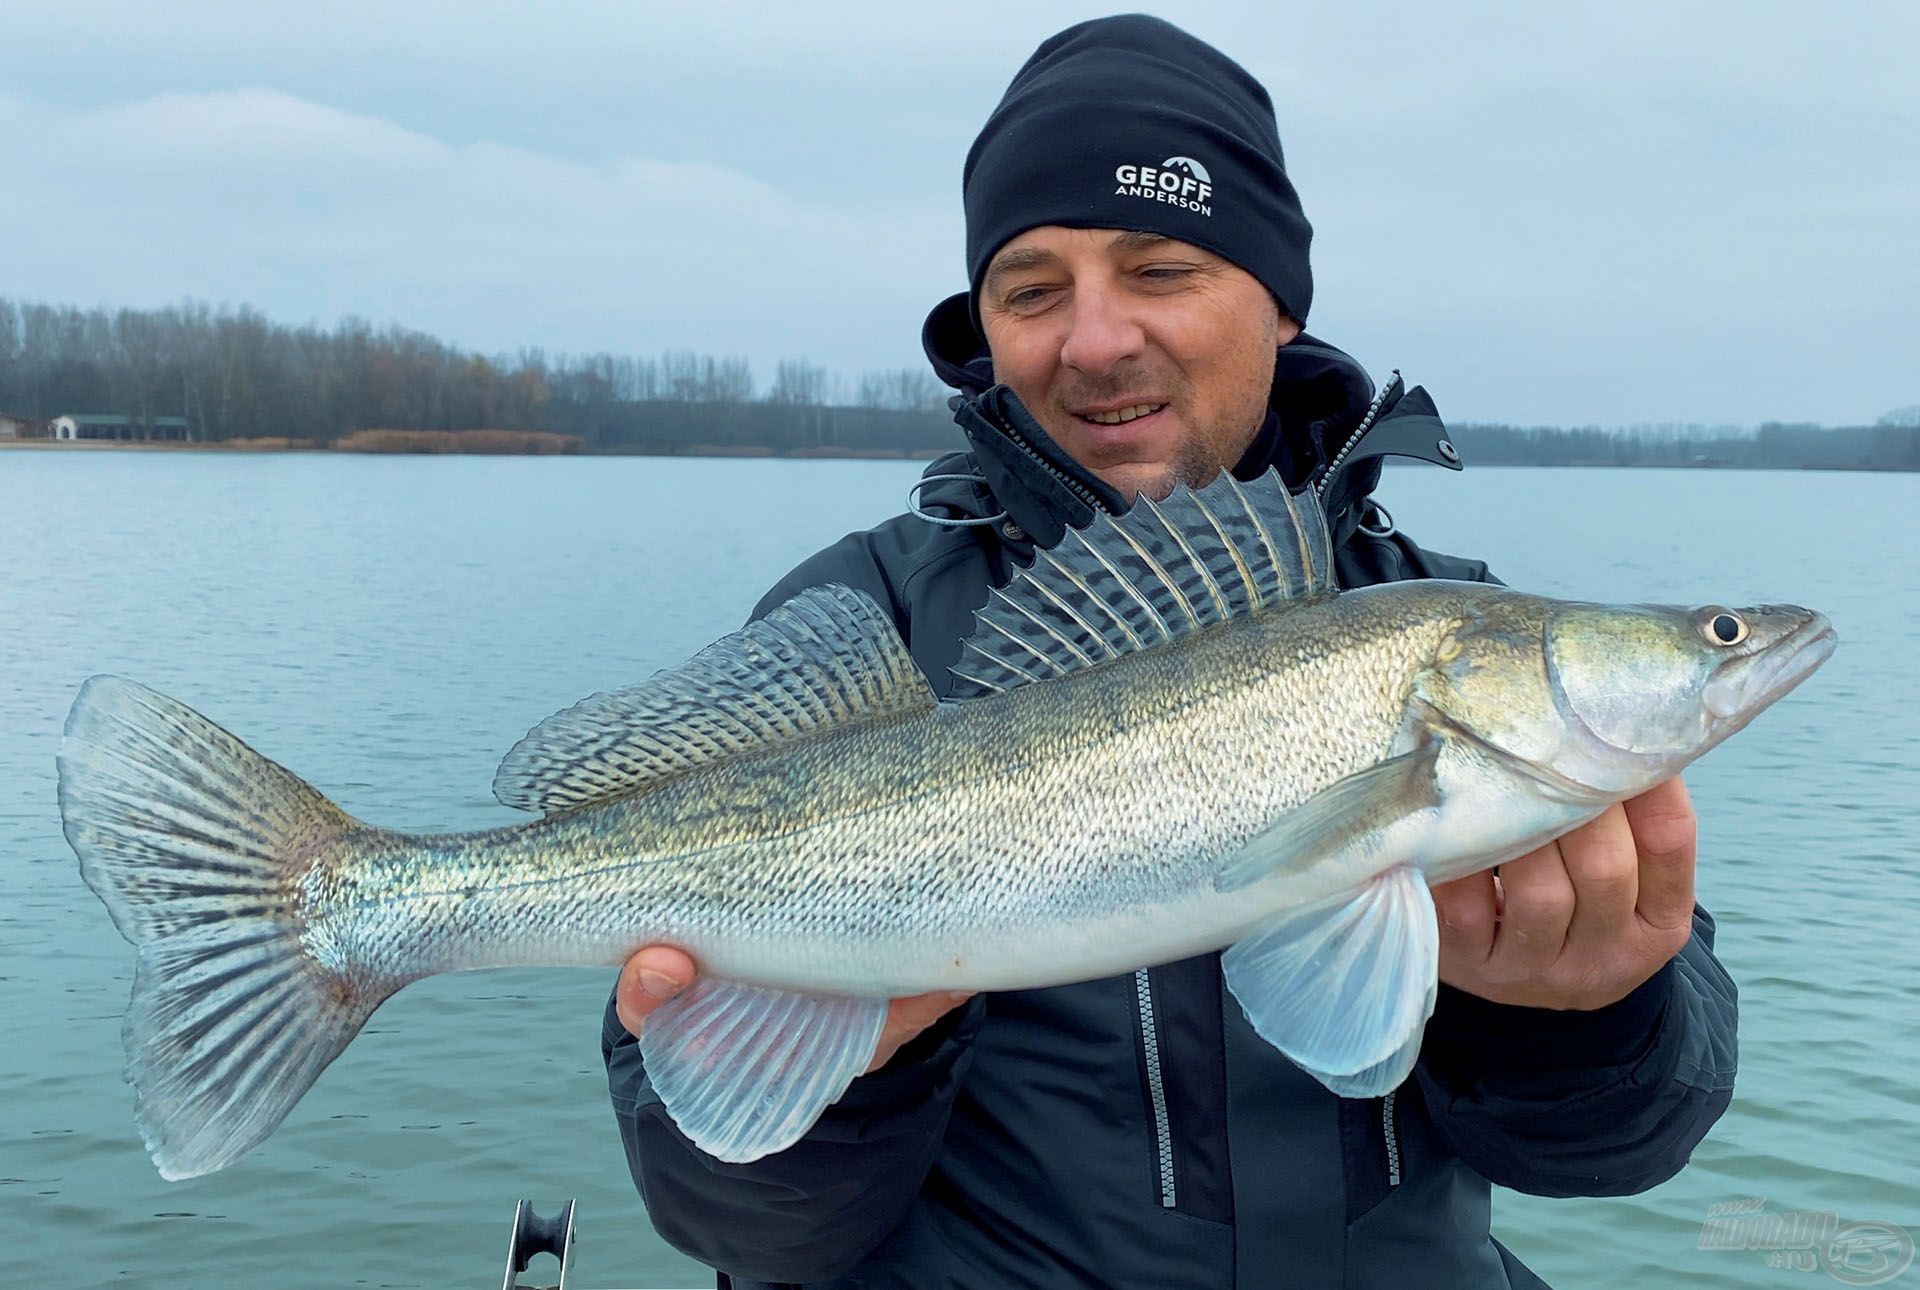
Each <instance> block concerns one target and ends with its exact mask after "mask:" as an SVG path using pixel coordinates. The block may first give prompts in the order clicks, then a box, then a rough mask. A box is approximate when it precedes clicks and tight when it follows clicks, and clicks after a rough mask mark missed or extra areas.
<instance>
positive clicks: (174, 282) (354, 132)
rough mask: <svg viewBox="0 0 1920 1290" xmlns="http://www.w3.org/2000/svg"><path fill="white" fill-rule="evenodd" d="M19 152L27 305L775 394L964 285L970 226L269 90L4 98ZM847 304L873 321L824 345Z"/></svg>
mask: <svg viewBox="0 0 1920 1290" xmlns="http://www.w3.org/2000/svg"><path fill="white" fill-rule="evenodd" d="M0 139H3V140H4V141H0V168H4V169H5V171H7V172H9V173H12V174H15V175H17V176H21V177H22V178H21V180H20V183H21V187H22V188H23V189H24V188H29V187H30V188H31V189H32V191H33V192H34V193H35V194H37V198H36V200H34V201H33V202H31V203H22V202H12V203H9V204H6V205H4V206H0V244H4V245H5V246H8V247H12V248H15V249H16V250H19V249H22V248H27V247H32V248H34V254H33V255H31V256H15V255H11V254H10V255H8V256H7V257H6V259H7V261H8V263H7V265H6V270H7V271H6V275H5V276H6V281H7V284H8V291H9V293H10V294H14V295H17V296H23V297H28V298H44V299H53V300H63V301H75V302H79V303H90V302H92V301H94V300H96V299H99V300H110V301H113V302H115V303H124V304H141V303H148V304H150V303H156V302H160V301H166V300H171V299H178V298H180V297H184V296H190V297H195V298H201V299H212V300H216V301H220V300H230V301H233V302H235V303H239V302H243V301H244V302H247V303H251V304H254V305H256V306H258V307H260V308H261V309H263V310H265V311H266V312H267V313H269V314H271V315H277V316H281V317H289V316H290V317H293V318H300V317H305V316H313V317H318V318H320V319H321V320H322V321H331V319H332V318H333V317H334V316H337V315H343V314H348V313H353V314H359V315H364V316H371V317H374V318H375V319H376V320H381V321H385V320H389V319H391V320H398V321H402V322H404V323H406V324H408V325H411V326H416V327H421V328H424V329H426V330H429V331H433V332H436V333H438V334H441V335H443V336H445V337H447V338H448V339H451V340H454V341H456V342H459V343H464V344H468V345H473V346H476V347H479V348H482V349H505V348H511V347H515V346H518V345H519V344H522V343H543V344H545V345H547V346H548V347H551V348H575V349H602V348H607V349H615V350H620V349H627V350H638V351H642V352H645V351H651V350H657V349H660V348H664V347H668V346H672V347H689V348H695V349H701V350H706V351H709V352H716V353H746V354H749V355H751V356H753V357H755V358H756V359H758V360H760V362H759V363H758V366H760V367H761V369H762V372H763V374H764V375H770V373H771V365H772V362H773V360H774V359H775V358H777V357H779V356H784V355H800V354H803V353H805V354H810V355H811V356H812V357H814V358H815V359H816V360H817V361H828V362H831V363H838V364H843V365H845V366H847V367H849V368H850V369H856V370H857V369H858V368H859V367H861V366H878V365H880V364H881V362H882V361H883V360H891V361H892V363H894V364H903V363H907V362H910V361H912V360H913V357H914V351H913V345H912V338H913V337H914V336H915V334H916V333H917V328H918V323H919V315H920V313H921V312H923V311H924V309H925V307H926V306H927V305H928V304H929V303H931V301H932V300H933V299H935V298H937V296H938V294H939V293H940V291H941V289H942V287H943V286H944V283H943V282H941V281H940V280H939V279H940V275H939V273H938V272H937V270H935V269H933V268H932V266H934V265H937V264H939V263H940V260H941V257H939V256H938V255H937V254H935V252H936V251H937V249H938V242H937V241H936V240H935V238H934V237H933V236H931V233H932V231H933V230H936V229H940V231H942V232H948V233H951V232H952V229H951V227H950V226H951V225H953V224H954V223H956V222H957V221H956V220H955V219H954V218H952V217H949V218H948V219H947V220H946V221H944V222H945V224H946V225H948V226H949V227H948V228H945V229H941V228H940V226H941V224H942V221H941V220H940V219H939V218H938V217H937V216H936V215H934V214H933V213H931V212H916V211H914V210H912V209H911V208H906V207H896V208H893V209H885V210H883V209H878V208H875V207H872V206H870V205H854V206H852V207H851V208H850V207H849V206H847V205H845V204H836V203H834V202H833V201H831V200H830V198H831V196H832V194H831V193H828V194H824V195H817V194H800V193H794V192H790V191H787V190H785V189H783V188H781V187H778V186H776V185H773V184H769V183H767V182H764V181H762V180H760V179H757V178H755V177H754V176H752V175H749V174H746V173H743V172H742V171H739V170H737V169H734V168H731V167H728V166H724V165H718V164H715V163H712V162H704V161H685V162H676V161H666V160H662V159H659V158H656V157H646V156H634V155H627V156H620V157H617V158H615V159H612V160H609V161H606V162H601V163H589V162H581V161H575V160H569V159H566V158H561V157H555V156H551V155H545V154H542V153H539V152H535V151H532V150H529V149H525V148H519V147H513V146H507V145H502V144H495V143H487V142H476V143H464V144H453V143H448V142H445V141H443V140H440V139H437V138H434V137H432V136H431V135H428V134H425V133H422V132H419V131H415V130H409V129H406V128H404V127H402V126H400V125H398V124H396V123H394V122H392V121H387V120H383V119H380V118H377V117H373V116H369V115H365V114H358V113H352V112H347V111H343V110H341V109H339V108H336V107H332V106H329V105H327V104H322V103H316V102H312V101H309V100H306V99H302V98H299V97H296V96H293V95H289V94H286V93H282V92H279V91H274V90H269V89H247V90H235V91H224V92H216V93H205V94H165V95H157V96H154V97H151V98H147V99H142V100H138V101H135V102H129V103H114V104H109V105H105V106H102V107H98V108H91V109H78V110H65V109H60V108H56V107H52V106H49V105H46V104H42V103H36V102H32V101H28V100H23V99H21V98H18V97H8V98H0ZM53 194H58V195H59V196H58V197H57V198H56V199H54V200H48V198H49V197H50V196H51V195H53ZM823 197H824V198H827V199H826V200H823V199H822V198H823ZM830 292H831V293H835V294H833V295H832V302H833V308H834V309H835V310H836V311H838V312H842V313H844V312H846V310H847V301H848V300H849V299H858V300H859V301H861V302H862V309H863V311H864V312H865V314H866V315H867V317H868V319H870V320H871V321H867V322H865V323H864V324H863V325H860V326H857V327H855V328H853V329H852V330H851V331H850V333H849V334H848V335H846V336H845V337H836V336H835V335H834V334H833V329H831V328H823V327H822V326H820V324H819V319H818V315H819V313H820V312H821V310H822V309H823V308H824V307H825V305H826V303H827V302H828V299H829V293H830ZM882 326H888V327H891V328H892V329H893V332H894V335H895V337H896V340H895V342H894V343H893V344H891V345H888V344H886V343H884V342H882V341H880V340H879V338H878V333H879V331H880V328H881V327H882Z"/></svg>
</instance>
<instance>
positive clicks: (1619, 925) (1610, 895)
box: [1559, 805, 1640, 951]
mask: <svg viewBox="0 0 1920 1290" xmlns="http://www.w3.org/2000/svg"><path fill="white" fill-rule="evenodd" d="M1559 846H1560V858H1561V860H1562V861H1563V862H1564V863H1565V864H1566V869H1567V878H1568V880H1569V881H1571V882H1572V883H1573V920H1572V922H1571V923H1569V924H1568V926H1567V946H1568V947H1569V948H1570V949H1580V950H1583V951H1584V950H1586V949H1588V948H1592V949H1594V950H1596V951H1599V950H1606V949H1609V948H1611V949H1618V948H1619V946H1620V943H1621V942H1622V941H1623V940H1624V939H1625V938H1626V937H1627V935H1628V934H1629V933H1630V932H1631V931H1632V930H1633V910H1634V901H1635V898H1636V897H1637V895H1638V893H1639V889H1640V857H1639V854H1638V853H1637V852H1636V851H1635V850H1634V845H1633V830H1632V829H1630V828H1629V827H1627V813H1626V812H1625V811H1623V810H1621V809H1620V807H1618V806H1617V805H1616V806H1609V807H1608V808H1607V809H1606V810H1604V811H1602V812H1601V813H1600V814H1599V815H1598V816H1596V817H1595V818H1594V819H1591V820H1589V821H1587V822H1586V823H1585V824H1583V825H1581V826H1580V827H1579V828H1577V829H1575V830H1574V831H1573V832H1571V833H1569V834H1567V835H1566V836H1565V837H1562V838H1561V839H1560V840H1559Z"/></svg>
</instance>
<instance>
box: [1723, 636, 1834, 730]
mask: <svg viewBox="0 0 1920 1290" xmlns="http://www.w3.org/2000/svg"><path fill="white" fill-rule="evenodd" d="M1839 644H1840V637H1839V635H1838V634H1837V633H1836V632H1835V631H1834V630H1833V624H1832V623H1830V622H1828V621H1827V616H1826V615H1825V614H1822V613H1814V614H1812V615H1811V617H1809V618H1808V619H1807V621H1806V622H1805V623H1804V624H1802V625H1801V626H1800V627H1798V628H1796V629H1795V630H1794V632H1793V633H1792V634H1791V635H1790V636H1787V637H1786V638H1785V639H1783V640H1781V641H1779V642H1778V643H1777V644H1775V645H1774V647H1773V648H1772V649H1770V650H1767V651H1766V652H1765V653H1763V654H1759V655H1756V656H1754V657H1752V658H1750V659H1746V660H1742V661H1743V662H1745V663H1746V666H1745V667H1741V668H1740V669H1739V671H1738V673H1737V674H1735V675H1733V676H1724V675H1723V676H1716V677H1714V679H1713V680H1712V681H1711V682H1709V683H1708V685H1707V689H1706V694H1705V696H1704V697H1705V701H1706V705H1707V711H1708V712H1710V713H1712V714H1713V715H1714V717H1716V718H1717V719H1719V720H1721V721H1737V722H1740V723H1741V724H1745V722H1746V720H1747V719H1748V718H1750V717H1752V716H1754V715H1755V714H1756V713H1758V712H1759V711H1760V710H1761V709H1763V708H1766V707H1768V706H1769V705H1771V704H1772V703H1773V702H1774V701H1775V700H1776V699H1779V698H1781V697H1782V696H1784V695H1785V694H1786V693H1787V692H1788V691H1789V690H1791V689H1793V688H1794V687H1795V686H1797V685H1799V684H1800V682H1802V681H1804V680H1806V679H1807V678H1808V677H1809V676H1812V675H1813V673H1814V672H1815V671H1816V670H1817V669H1818V668H1819V666H1820V665H1821V664H1822V663H1824V662H1826V661H1827V660H1828V659H1829V658H1832V657H1833V651H1834V649H1835V648H1836V647H1837V646H1838V645H1839ZM1734 666H1738V664H1735V665H1734Z"/></svg>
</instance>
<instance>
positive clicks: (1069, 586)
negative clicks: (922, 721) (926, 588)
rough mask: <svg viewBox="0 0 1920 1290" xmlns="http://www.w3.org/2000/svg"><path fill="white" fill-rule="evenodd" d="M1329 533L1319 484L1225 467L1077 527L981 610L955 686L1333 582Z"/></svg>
mask: <svg viewBox="0 0 1920 1290" xmlns="http://www.w3.org/2000/svg"><path fill="white" fill-rule="evenodd" d="M1333 590H1334V583H1333V546H1332V543H1331V541H1330V539H1329V538H1328V535H1327V521H1326V516H1325V515H1323V514H1322V513H1321V510H1320V506H1319V502H1318V500H1317V499H1316V498H1315V497H1314V495H1313V493H1312V491H1311V490H1309V491H1307V492H1304V493H1302V494H1300V495H1299V496H1298V497H1295V496H1293V495H1292V494H1290V493H1288V492H1287V488H1286V485H1285V484H1283V483H1282V482H1281V481H1280V477H1279V476H1278V475H1276V474H1274V473H1272V472H1271V471H1269V472H1268V473H1267V474H1265V475H1262V476H1261V477H1260V478H1258V479H1256V480H1254V481H1252V482H1251V483H1246V484H1243V483H1241V482H1240V481H1239V480H1236V479H1235V478H1234V477H1233V476H1232V475H1231V474H1229V473H1228V472H1226V471H1222V472H1221V473H1220V476H1219V478H1217V479H1215V480H1214V482H1213V483H1211V484H1208V485H1207V486H1206V487H1205V488H1202V489H1200V490H1198V491H1195V490H1193V489H1190V488H1188V487H1186V486H1185V485H1184V484H1183V485H1180V486H1179V487H1177V488H1175V489H1174V490H1173V493H1172V494H1171V495H1170V496H1168V498H1167V499H1166V500H1165V501H1164V502H1155V501H1153V500H1151V499H1150V498H1147V497H1144V496H1143V497H1142V498H1141V499H1140V500H1139V501H1138V502H1136V503H1135V504H1134V507H1133V509H1132V510H1130V511H1128V512H1127V513H1126V514H1125V515H1120V516H1113V515H1101V516H1098V517H1097V518H1095V520H1094V521H1093V523H1092V524H1089V525H1088V526H1087V527H1086V528H1084V529H1068V530H1067V533H1066V536H1065V537H1064V538H1063V539H1062V540H1061V542H1060V544H1059V545H1058V546H1055V547H1053V548H1051V549H1048V550H1044V551H1040V552H1038V553H1036V555H1035V557H1034V562H1033V564H1032V565H1030V566H1028V567H1027V568H1025V569H1022V570H1021V571H1020V572H1019V573H1017V574H1015V575H1014V577H1013V580H1012V581H1011V582H1009V583H1008V584H1007V585H1006V586H1005V587H1001V588H997V589H996V590H994V592H993V593H992V594H991V595H990V596H989V597H988V600H987V603H986V604H985V605H984V606H983V607H982V608H981V609H980V610H978V611H977V612H976V613H975V615H974V631H973V635H972V636H970V637H969V638H968V639H967V641H966V643H965V645H964V646H962V648H961V652H960V659H959V661H958V662H956V663H955V664H954V665H953V678H954V685H953V688H952V691H951V693H950V697H952V698H955V699H967V698H976V697H978V696H980V695H983V694H993V693H997V692H998V691H1001V690H1010V689H1012V688H1014V687H1015V686H1018V685H1025V684H1027V683H1028V682H1030V681H1044V680H1048V679H1050V678H1052V677H1057V676H1065V675H1066V674H1067V673H1069V672H1073V671H1076V670H1078V669H1080V668H1084V667H1090V666H1092V665H1094V664H1096V663H1103V662H1105V661H1107V660H1108V659H1114V658H1119V657H1120V656H1122V655H1123V654H1130V653H1132V652H1134V651H1135V650H1141V649H1149V648H1151V647H1153V646H1155V645H1162V644H1165V643H1166V642H1168V641H1172V640H1177V639H1178V638H1180V637H1182V636H1185V635H1187V634H1188V633H1190V632H1194V631H1198V630H1200V629H1201V628H1203V627H1209V626H1212V625H1213V624H1215V623H1222V622H1226V621H1228V620H1229V619H1234V618H1248V617H1252V616H1253V615H1256V614H1261V613H1265V612H1267V611H1269V610H1271V609H1274V608H1276V607H1277V606H1279V605H1282V604H1285V603H1287V602H1289V601H1295V600H1303V599H1309V598H1313V597H1318V596H1325V595H1331V594H1332V593H1333Z"/></svg>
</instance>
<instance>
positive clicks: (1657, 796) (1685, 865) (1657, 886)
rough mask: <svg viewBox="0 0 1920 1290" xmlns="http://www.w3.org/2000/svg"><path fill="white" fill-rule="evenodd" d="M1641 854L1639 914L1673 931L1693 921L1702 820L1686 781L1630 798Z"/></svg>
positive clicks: (1671, 782) (1630, 821)
mask: <svg viewBox="0 0 1920 1290" xmlns="http://www.w3.org/2000/svg"><path fill="white" fill-rule="evenodd" d="M1626 812H1627V824H1628V826H1629V827H1630V828H1631V829H1632V830H1633V842H1634V847H1635V849H1636V850H1637V851H1638V852H1639V858H1640V892H1639V901H1638V904H1639V911H1640V917H1641V918H1643V919H1645V920H1646V921H1647V923H1648V924H1650V925H1651V926H1653V927H1657V928H1660V929H1662V930H1667V931H1672V930H1675V929H1678V928H1681V927H1688V928H1690V927H1691V926H1692V925H1693V871H1694V857H1695V846H1696V842H1697V838H1698V825H1697V821H1696V820H1695V818H1694V814H1693V802H1692V801H1691V799H1689V798H1688V796H1687V786H1686V784H1685V783H1684V782H1683V781H1681V780H1679V779H1677V778H1676V779H1670V780H1668V781H1667V782H1666V783H1664V784H1658V785H1655V786H1654V787H1653V788H1650V789H1648V790H1647V791H1646V792H1644V793H1642V794H1641V795H1640V796H1638V797H1636V798H1633V799H1632V800H1631V801H1629V802H1627V803H1626Z"/></svg>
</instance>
